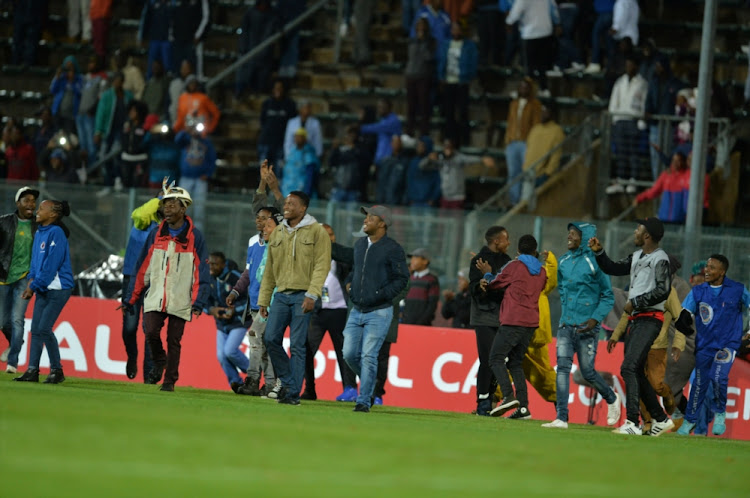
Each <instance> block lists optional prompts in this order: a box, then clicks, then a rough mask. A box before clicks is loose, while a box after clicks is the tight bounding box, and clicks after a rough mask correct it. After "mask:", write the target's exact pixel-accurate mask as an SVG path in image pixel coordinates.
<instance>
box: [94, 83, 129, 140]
mask: <svg viewBox="0 0 750 498" xmlns="http://www.w3.org/2000/svg"><path fill="white" fill-rule="evenodd" d="M123 93H124V94H125V106H126V107H127V105H128V104H129V103H130V101H131V100H133V94H132V93H130V92H129V91H128V90H123ZM116 99H117V97H116V96H115V89H114V88H110V89H109V90H107V91H106V92H104V93H103V94H102V96H101V97H100V98H99V105H98V106H97V107H96V121H95V122H94V134H97V133H98V134H99V135H101V136H102V137H103V138H104V137H108V136H109V134H110V132H111V131H112V118H114V116H115V101H116ZM126 117H127V116H126Z"/></svg>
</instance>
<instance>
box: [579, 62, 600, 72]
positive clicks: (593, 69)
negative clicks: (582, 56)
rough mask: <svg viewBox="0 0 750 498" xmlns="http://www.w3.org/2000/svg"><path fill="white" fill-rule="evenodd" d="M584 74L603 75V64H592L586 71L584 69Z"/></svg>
mask: <svg viewBox="0 0 750 498" xmlns="http://www.w3.org/2000/svg"><path fill="white" fill-rule="evenodd" d="M583 72H584V73H586V74H596V73H601V72H602V66H601V64H596V63H594V62H592V63H591V64H589V65H588V66H586V69H584V70H583Z"/></svg>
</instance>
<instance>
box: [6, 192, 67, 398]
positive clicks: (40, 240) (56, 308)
mask: <svg viewBox="0 0 750 498" xmlns="http://www.w3.org/2000/svg"><path fill="white" fill-rule="evenodd" d="M68 215H70V206H69V205H68V203H67V202H66V201H50V200H47V201H44V202H42V204H41V206H40V207H39V210H38V211H37V213H36V221H37V223H38V224H39V228H38V229H37V231H36V235H34V245H33V246H32V249H31V268H30V270H29V276H28V278H29V284H28V287H27V288H26V290H25V291H24V292H23V296H22V297H23V298H24V299H31V296H33V295H34V294H35V293H36V303H34V314H33V317H32V319H31V354H30V357H29V368H28V370H26V373H24V374H23V375H22V376H20V377H16V378H15V379H14V380H17V381H21V382H39V359H40V358H41V356H42V349H43V348H44V346H45V345H46V346H47V354H48V355H49V361H50V367H51V369H50V374H49V376H48V377H47V380H45V381H44V383H45V384H59V383H61V382H62V381H64V380H65V376H64V375H63V371H62V365H61V364H60V349H59V347H58V344H57V338H56V337H55V334H54V332H53V331H52V327H53V326H54V325H55V322H56V321H57V317H58V316H59V315H60V312H61V311H62V309H63V307H64V306H65V303H67V302H68V299H70V294H71V293H72V291H73V270H72V267H71V265H70V247H69V246H68V237H69V236H70V231H69V230H68V227H66V226H65V224H64V223H63V222H62V219H63V217H65V216H68Z"/></svg>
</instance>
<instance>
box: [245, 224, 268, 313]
mask: <svg viewBox="0 0 750 498" xmlns="http://www.w3.org/2000/svg"><path fill="white" fill-rule="evenodd" d="M265 252H266V245H265V243H264V242H263V238H262V237H261V236H260V235H254V236H253V237H252V238H251V239H250V241H249V242H248V245H247V260H246V261H245V268H246V269H247V274H248V276H249V277H250V286H249V287H248V288H247V295H248V296H250V309H251V310H253V311H257V310H258V296H259V295H260V281H259V280H258V278H257V276H256V273H257V272H258V267H259V266H260V262H261V260H262V259H263V253H265Z"/></svg>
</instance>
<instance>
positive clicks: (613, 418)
mask: <svg viewBox="0 0 750 498" xmlns="http://www.w3.org/2000/svg"><path fill="white" fill-rule="evenodd" d="M621 410H622V403H621V402H620V395H619V394H617V393H615V400H614V401H613V402H612V404H609V403H608V404H607V425H615V424H616V423H617V422H619V421H620V413H621Z"/></svg>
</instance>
